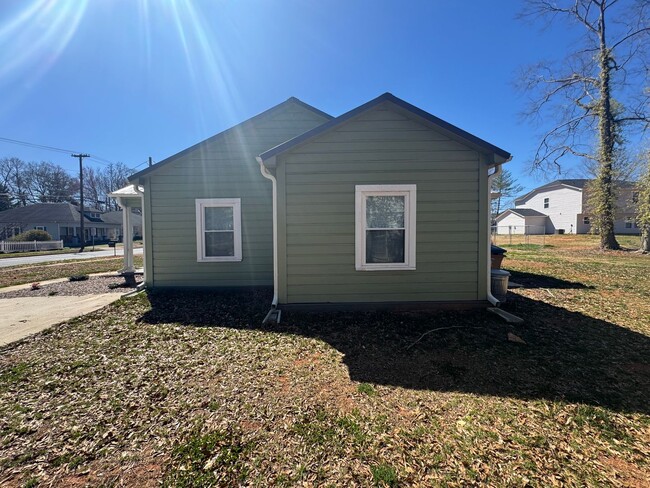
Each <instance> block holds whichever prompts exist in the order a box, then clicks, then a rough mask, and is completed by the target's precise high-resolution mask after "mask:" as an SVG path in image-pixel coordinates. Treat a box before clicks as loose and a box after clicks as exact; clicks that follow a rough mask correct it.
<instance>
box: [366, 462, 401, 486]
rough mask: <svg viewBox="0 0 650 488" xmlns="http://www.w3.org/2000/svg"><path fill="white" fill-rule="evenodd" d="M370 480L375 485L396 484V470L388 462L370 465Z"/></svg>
mask: <svg viewBox="0 0 650 488" xmlns="http://www.w3.org/2000/svg"><path fill="white" fill-rule="evenodd" d="M370 472H371V473H372V480H373V481H374V483H375V486H391V487H392V486H397V471H395V468H393V467H392V466H390V465H388V464H378V465H377V466H371V467H370Z"/></svg>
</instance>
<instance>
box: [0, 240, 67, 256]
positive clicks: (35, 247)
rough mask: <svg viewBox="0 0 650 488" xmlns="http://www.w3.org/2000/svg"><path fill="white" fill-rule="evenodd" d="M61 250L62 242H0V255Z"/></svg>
mask: <svg viewBox="0 0 650 488" xmlns="http://www.w3.org/2000/svg"><path fill="white" fill-rule="evenodd" d="M53 249H63V241H0V253H5V252H27V251H51V250H53Z"/></svg>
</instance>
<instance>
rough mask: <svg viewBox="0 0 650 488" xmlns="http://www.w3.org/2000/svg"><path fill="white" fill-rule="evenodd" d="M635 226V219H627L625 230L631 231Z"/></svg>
mask: <svg viewBox="0 0 650 488" xmlns="http://www.w3.org/2000/svg"><path fill="white" fill-rule="evenodd" d="M633 224H634V219H633V218H632V217H625V228H626V229H631V228H632V225H633Z"/></svg>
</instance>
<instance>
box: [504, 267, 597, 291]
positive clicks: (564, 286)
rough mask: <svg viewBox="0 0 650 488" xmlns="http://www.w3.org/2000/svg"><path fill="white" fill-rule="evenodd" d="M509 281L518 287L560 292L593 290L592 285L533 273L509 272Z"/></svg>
mask: <svg viewBox="0 0 650 488" xmlns="http://www.w3.org/2000/svg"><path fill="white" fill-rule="evenodd" d="M508 272H509V273H510V279H511V280H512V281H514V282H516V283H519V284H520V285H523V286H524V288H557V289H560V290H569V289H576V290H587V289H588V290H593V289H594V287H593V286H592V285H585V284H584V283H578V282H575V281H567V280H562V279H559V278H554V277H553V276H546V275H541V274H535V273H525V272H523V271H511V270H508Z"/></svg>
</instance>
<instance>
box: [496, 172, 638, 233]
mask: <svg viewBox="0 0 650 488" xmlns="http://www.w3.org/2000/svg"><path fill="white" fill-rule="evenodd" d="M589 181H590V180H587V179H571V180H556V181H553V182H551V183H548V184H546V185H543V186H540V187H538V188H535V189H534V190H532V191H530V192H528V193H526V194H525V195H523V196H521V197H519V198H517V199H516V200H515V208H513V209H509V210H506V211H505V212H502V213H501V214H499V215H498V216H497V217H496V219H495V220H496V232H497V233H498V234H515V233H527V234H538V233H546V234H555V233H565V234H587V233H589V231H590V230H591V216H590V215H589V213H588V209H587V202H588V199H589V196H588V191H587V187H588V183H589ZM617 193H618V199H617V202H616V209H617V210H616V220H615V221H614V232H615V233H617V234H639V232H640V229H639V227H638V226H637V225H636V223H635V222H634V204H635V199H636V198H638V192H637V191H636V190H635V183H633V182H626V181H624V182H619V183H617ZM530 211H533V212H534V213H533V212H530ZM542 220H543V221H544V229H545V231H544V232H531V231H528V232H514V231H513V230H512V229H511V228H509V227H510V226H521V225H531V226H532V225H541V221H542ZM533 222H534V223H533ZM531 230H532V227H531Z"/></svg>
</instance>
